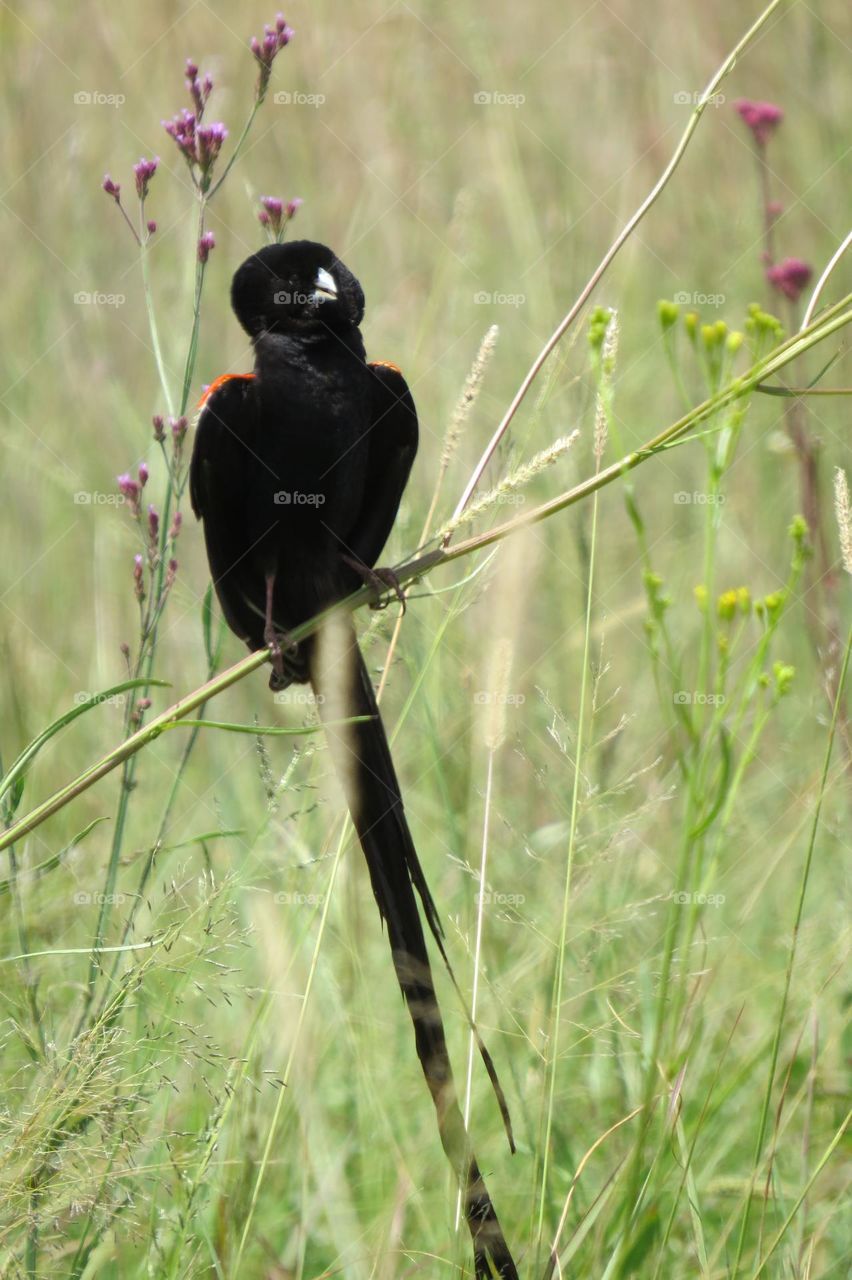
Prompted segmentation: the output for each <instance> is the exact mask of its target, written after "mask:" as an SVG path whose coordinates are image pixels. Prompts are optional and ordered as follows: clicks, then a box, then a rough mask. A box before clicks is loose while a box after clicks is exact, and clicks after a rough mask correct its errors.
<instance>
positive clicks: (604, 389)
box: [594, 310, 618, 468]
mask: <svg viewBox="0 0 852 1280" xmlns="http://www.w3.org/2000/svg"><path fill="white" fill-rule="evenodd" d="M617 355H618V312H617V311H615V310H612V311H610V313H609V324H608V325H607V327H606V336H605V337H604V341H603V348H602V350H601V375H600V383H599V386H598V394H597V399H596V400H595V435H594V454H595V464H596V466H597V467H598V468H600V463H601V458H602V457H603V455H604V451H605V449H606V441H607V424H608V422H609V416H610V414H611V413H612V376H613V374H614V372H615V360H616V356H617Z"/></svg>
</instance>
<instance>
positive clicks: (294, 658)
mask: <svg viewBox="0 0 852 1280" xmlns="http://www.w3.org/2000/svg"><path fill="white" fill-rule="evenodd" d="M263 640H264V644H265V645H266V647H267V649H268V650H269V656H270V659H271V661H272V675H271V676H270V677H269V687H270V689H276V690H277V689H286V688H287V686H288V685H290V684H292V683H293V682H294V681H295V680H300V679H304V676H303V675H302V669H301V664H300V663H299V646H298V645H297V644H295V643H294V642H293V641H292V640H291V639H290V637H289V636H288V634H287V632H286V631H276V629H275V627H274V626H273V624H272V623H271V622H268V623H267V624H266V626H265V627H264V628H263Z"/></svg>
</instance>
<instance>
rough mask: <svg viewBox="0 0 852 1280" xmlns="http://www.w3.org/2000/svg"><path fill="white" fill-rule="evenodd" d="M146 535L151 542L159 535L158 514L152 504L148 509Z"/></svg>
mask: <svg viewBox="0 0 852 1280" xmlns="http://www.w3.org/2000/svg"><path fill="white" fill-rule="evenodd" d="M148 533H149V535H150V538H151V541H152V542H156V541H157V538H158V536H159V533H160V514H159V512H158V511H157V508H156V507H155V506H154V504H153V503H152V504H151V505H150V506H149V507H148Z"/></svg>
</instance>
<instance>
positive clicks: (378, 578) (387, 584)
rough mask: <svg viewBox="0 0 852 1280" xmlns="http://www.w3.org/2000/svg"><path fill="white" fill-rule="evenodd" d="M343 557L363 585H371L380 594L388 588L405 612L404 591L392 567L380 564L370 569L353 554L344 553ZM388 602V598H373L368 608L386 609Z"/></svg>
mask: <svg viewBox="0 0 852 1280" xmlns="http://www.w3.org/2000/svg"><path fill="white" fill-rule="evenodd" d="M343 559H344V561H345V562H346V564H348V565H349V568H350V569H354V570H355V572H356V573H357V574H358V576H359V577H360V578H361V579H362V581H363V582H364V585H365V586H367V587H372V588H373V590H374V591H380V592H382V594H384V592H385V591H387V590H388V589H390V590H391V591H392V592H393V593H394V595H395V596H396V598H397V600H398V601H399V603H400V604H401V605H402V612H403V613H405V608H406V600H405V592H404V591H403V589H402V585H401V583H400V581H399V578H398V577H397V576H396V574H395V573H394V571H393V569H388V568H385V567H383V566H381V565H380V566H379V567H378V568H377V569H372V568H371V567H370V566H369V565H368V564H364V563H363V561H361V560H356V559H355V557H354V556H348V555H346V554H344V556H343ZM389 604H390V600H374V601H373V602H372V603H371V605H370V608H371V609H386V608H387V607H388V605H389Z"/></svg>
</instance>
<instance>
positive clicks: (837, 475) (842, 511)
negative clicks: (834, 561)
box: [834, 467, 852, 573]
mask: <svg viewBox="0 0 852 1280" xmlns="http://www.w3.org/2000/svg"><path fill="white" fill-rule="evenodd" d="M834 511H835V514H836V516H837V528H838V531H839V534H840V556H841V559H842V560H843V568H844V569H845V570H846V572H847V573H852V503H850V501H849V481H848V480H847V479H846V472H845V471H844V470H843V468H842V467H836V468H835V472H834Z"/></svg>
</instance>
